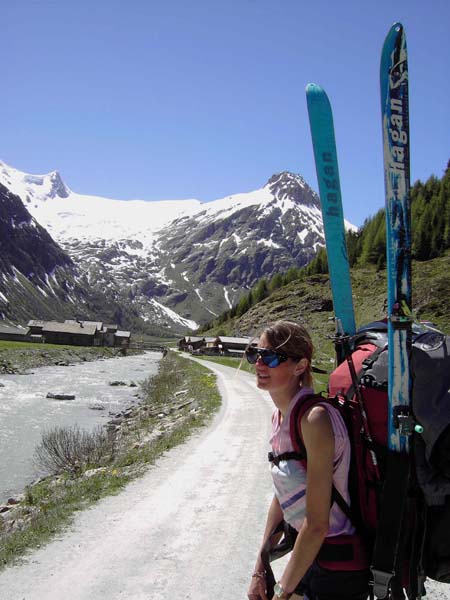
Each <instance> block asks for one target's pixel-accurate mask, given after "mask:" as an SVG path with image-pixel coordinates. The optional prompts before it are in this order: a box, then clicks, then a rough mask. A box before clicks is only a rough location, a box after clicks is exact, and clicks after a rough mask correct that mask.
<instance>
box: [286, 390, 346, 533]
mask: <svg viewBox="0 0 450 600" xmlns="http://www.w3.org/2000/svg"><path fill="white" fill-rule="evenodd" d="M324 403H326V404H330V405H331V406H334V407H336V402H334V401H333V399H332V398H326V397H325V396H322V395H321V394H312V395H310V396H306V397H305V398H304V399H303V400H302V401H300V402H297V404H296V405H295V406H294V408H293V410H292V413H291V422H290V430H291V438H292V444H293V446H294V450H295V451H296V453H297V454H298V456H300V457H301V458H300V462H301V463H302V464H303V466H304V467H305V469H306V463H307V455H306V447H305V444H304V441H303V435H302V428H301V421H302V419H303V416H304V415H305V414H306V412H307V411H308V410H310V409H311V408H312V407H313V406H316V405H317V404H324ZM344 423H345V419H344ZM293 458H294V457H293ZM297 460H299V459H298V458H297ZM335 502H336V504H337V505H338V506H339V508H340V509H341V511H342V512H343V513H344V515H345V516H346V517H347V519H349V520H350V521H351V522H352V523H353V524H354V523H355V518H354V515H353V513H352V510H351V508H350V506H349V505H348V504H347V502H346V501H345V499H344V498H343V497H342V495H341V494H340V493H339V491H338V490H337V489H336V488H335V486H334V485H333V487H332V490H331V504H332V505H333V504H334V503H335Z"/></svg>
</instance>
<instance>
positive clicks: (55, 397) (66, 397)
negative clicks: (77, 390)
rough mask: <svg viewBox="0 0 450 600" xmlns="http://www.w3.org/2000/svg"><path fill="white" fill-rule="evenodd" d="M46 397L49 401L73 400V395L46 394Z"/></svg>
mask: <svg viewBox="0 0 450 600" xmlns="http://www.w3.org/2000/svg"><path fill="white" fill-rule="evenodd" d="M46 397H47V398H50V399H51V400H75V394H53V393H52V392H48V394H47V396H46Z"/></svg>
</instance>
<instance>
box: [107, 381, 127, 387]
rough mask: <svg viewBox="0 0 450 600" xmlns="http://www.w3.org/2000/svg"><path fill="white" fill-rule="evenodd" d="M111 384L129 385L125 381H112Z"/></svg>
mask: <svg viewBox="0 0 450 600" xmlns="http://www.w3.org/2000/svg"><path fill="white" fill-rule="evenodd" d="M109 385H112V386H119V385H127V384H126V383H125V381H110V382H109Z"/></svg>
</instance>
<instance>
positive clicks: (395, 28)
mask: <svg viewBox="0 0 450 600" xmlns="http://www.w3.org/2000/svg"><path fill="white" fill-rule="evenodd" d="M392 30H393V31H395V32H397V33H400V32H401V31H403V25H402V24H401V23H400V21H396V22H395V23H394V24H393V25H392V27H391V31H392Z"/></svg>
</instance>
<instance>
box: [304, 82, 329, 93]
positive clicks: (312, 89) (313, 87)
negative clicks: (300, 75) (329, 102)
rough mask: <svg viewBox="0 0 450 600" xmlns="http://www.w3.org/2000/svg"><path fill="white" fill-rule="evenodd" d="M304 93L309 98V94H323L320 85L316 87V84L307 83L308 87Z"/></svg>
mask: <svg viewBox="0 0 450 600" xmlns="http://www.w3.org/2000/svg"><path fill="white" fill-rule="evenodd" d="M305 92H306V95H307V96H309V95H311V94H324V93H325V91H324V89H323V88H321V87H320V85H317V83H308V85H307V86H306V88H305Z"/></svg>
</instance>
